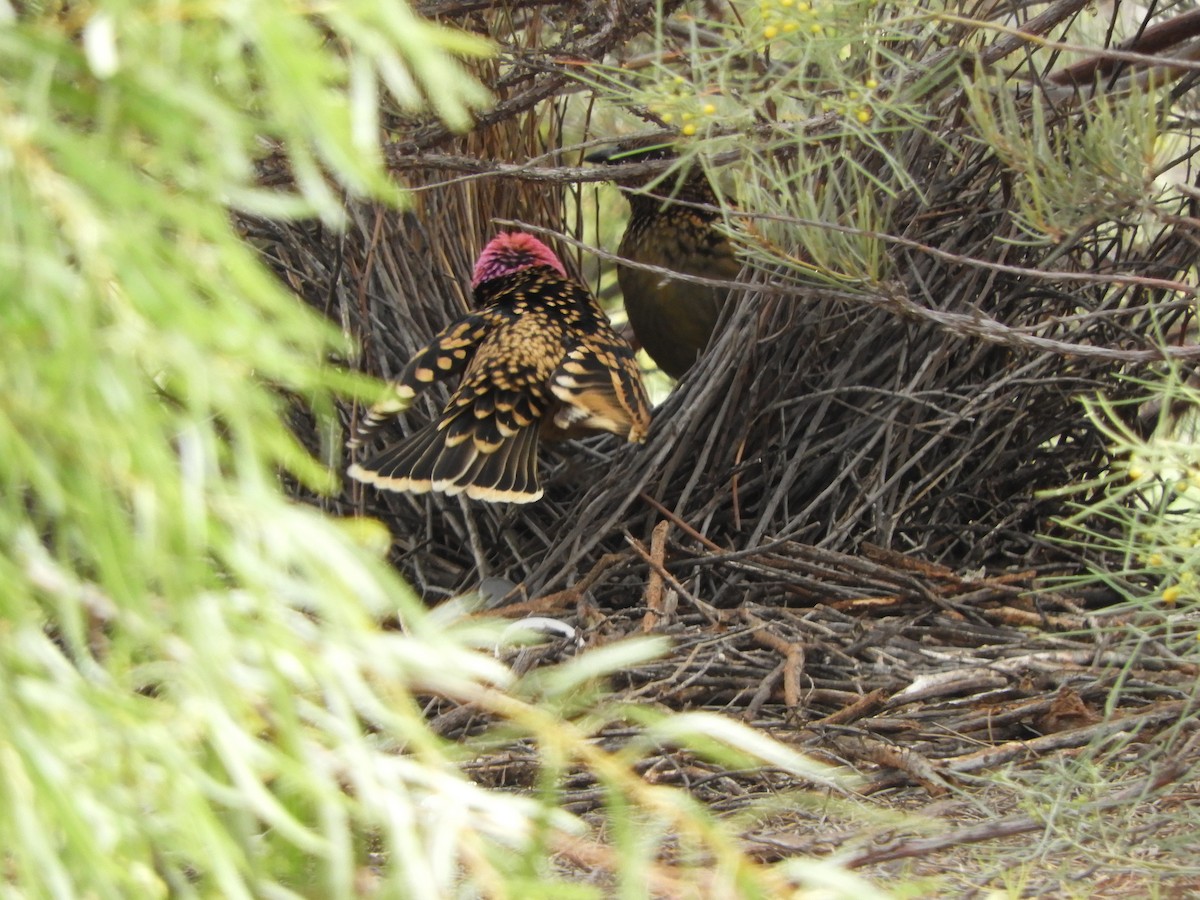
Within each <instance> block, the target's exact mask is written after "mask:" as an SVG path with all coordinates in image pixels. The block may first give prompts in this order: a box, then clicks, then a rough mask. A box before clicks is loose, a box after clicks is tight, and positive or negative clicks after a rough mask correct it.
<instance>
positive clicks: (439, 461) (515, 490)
mask: <svg viewBox="0 0 1200 900" xmlns="http://www.w3.org/2000/svg"><path fill="white" fill-rule="evenodd" d="M465 413H466V415H471V411H470V410H469V409H468V410H466V411H465ZM449 424H450V423H449V422H447V420H445V419H440V420H437V421H434V422H430V423H429V424H428V425H426V426H425V427H424V428H422V429H421V430H420V431H418V432H417V433H416V434H413V435H412V436H410V437H409V438H407V439H406V440H404V441H402V442H400V443H399V444H393V445H392V446H390V447H386V448H384V449H383V450H381V451H380V452H379V453H377V454H375V455H374V456H371V457H368V458H367V459H364V460H363V461H362V462H359V463H356V464H354V465H352V466H351V467H350V468H349V469H348V470H347V471H348V474H349V475H350V477H351V478H354V479H356V480H357V481H361V482H363V483H365V484H371V485H374V486H375V487H377V488H382V489H384V490H389V491H408V492H410V493H414V494H423V493H427V492H429V491H437V492H440V493H443V494H466V495H467V496H468V497H470V498H472V499H474V500H486V501H488V502H491V503H532V502H533V501H534V500H539V499H541V496H542V486H541V483H540V482H539V481H538V474H537V450H538V426H537V424H536V423H535V424H533V425H531V426H528V427H525V428H522V429H520V430H519V431H518V432H517V433H516V434H514V435H513V436H512V437H511V438H510V439H508V440H505V441H503V442H501V443H500V444H499V446H496V445H490V446H489V445H483V444H481V443H480V442H478V441H476V440H475V439H474V435H473V434H472V433H470V432H467V433H459V434H455V433H454V432H455V429H454V428H451V427H447V426H448V425H449ZM439 426H440V427H439Z"/></svg>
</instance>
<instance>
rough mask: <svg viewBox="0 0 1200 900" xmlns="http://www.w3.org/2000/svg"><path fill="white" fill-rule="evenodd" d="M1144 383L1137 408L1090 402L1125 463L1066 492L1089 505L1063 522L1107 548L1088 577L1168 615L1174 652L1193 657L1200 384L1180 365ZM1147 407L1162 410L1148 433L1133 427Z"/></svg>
mask: <svg viewBox="0 0 1200 900" xmlns="http://www.w3.org/2000/svg"><path fill="white" fill-rule="evenodd" d="M1141 387H1142V388H1143V390H1144V391H1145V394H1144V395H1143V396H1142V397H1141V398H1140V402H1139V403H1137V404H1134V403H1123V404H1119V405H1118V404H1113V403H1111V402H1109V401H1107V400H1105V399H1104V398H1095V399H1092V400H1089V401H1088V408H1089V412H1090V415H1091V417H1092V420H1093V422H1094V423H1095V425H1096V427H1097V428H1098V429H1100V430H1101V431H1102V433H1104V434H1105V435H1106V436H1107V437H1108V439H1109V440H1110V441H1111V442H1112V446H1113V455H1114V457H1115V458H1116V459H1117V460H1118V461H1119V462H1118V463H1117V464H1116V465H1115V466H1114V467H1113V469H1112V470H1111V471H1110V472H1107V473H1105V474H1104V475H1103V476H1101V477H1100V478H1098V479H1097V480H1095V481H1094V482H1092V483H1090V484H1086V485H1080V486H1072V487H1069V488H1064V491H1065V492H1066V493H1068V494H1076V495H1081V496H1082V497H1085V498H1086V500H1087V502H1081V503H1080V504H1079V507H1078V508H1079V512H1078V513H1077V515H1075V516H1074V517H1072V518H1071V519H1068V520H1066V521H1065V522H1064V523H1063V524H1065V525H1067V526H1068V527H1070V528H1071V529H1072V533H1074V534H1078V535H1080V537H1081V539H1082V540H1083V541H1084V542H1085V543H1086V544H1087V546H1089V547H1090V548H1092V549H1094V550H1098V551H1103V552H1104V553H1105V559H1106V560H1107V562H1108V564H1107V565H1105V566H1103V567H1098V568H1096V569H1095V570H1094V571H1093V572H1092V573H1091V574H1090V575H1088V576H1085V578H1086V580H1102V581H1104V582H1105V583H1107V584H1109V585H1110V586H1112V587H1113V588H1115V589H1116V590H1117V591H1119V592H1120V593H1121V594H1122V595H1123V596H1124V597H1125V598H1126V599H1127V600H1128V601H1129V602H1130V603H1131V604H1133V605H1134V606H1136V607H1138V608H1143V609H1145V610H1147V611H1157V612H1158V613H1160V614H1163V613H1165V615H1155V616H1154V618H1155V619H1156V620H1158V626H1159V628H1162V629H1166V633H1167V634H1168V635H1170V638H1169V643H1170V644H1171V645H1172V646H1173V648H1174V649H1176V650H1177V651H1179V652H1182V653H1184V654H1186V655H1188V656H1190V655H1192V654H1194V653H1196V652H1200V647H1198V646H1196V638H1197V636H1198V635H1200V632H1197V630H1196V623H1195V622H1194V621H1192V619H1193V616H1192V612H1194V611H1195V610H1196V609H1197V608H1200V528H1198V527H1197V523H1196V509H1197V506H1198V505H1200V445H1198V444H1197V443H1196V440H1195V433H1194V412H1193V410H1194V409H1195V408H1196V406H1197V404H1200V390H1198V389H1197V387H1196V386H1195V385H1194V384H1193V383H1192V382H1191V381H1189V380H1188V379H1187V378H1186V377H1185V375H1184V373H1183V372H1181V371H1180V370H1179V369H1178V368H1176V367H1170V368H1167V369H1166V370H1165V372H1164V375H1163V377H1162V380H1160V381H1144V382H1142V383H1141ZM1147 405H1151V406H1152V407H1153V408H1157V409H1158V410H1159V416H1158V422H1157V427H1156V428H1155V429H1154V431H1153V433H1152V434H1150V435H1149V436H1147V435H1145V434H1142V433H1140V432H1138V431H1135V430H1134V429H1133V428H1131V427H1130V424H1129V422H1130V420H1131V418H1132V417H1134V416H1136V414H1137V408H1138V406H1141V407H1143V408H1147ZM1181 412H1182V413H1183V415H1184V418H1183V419H1182V420H1181V419H1179V418H1178V416H1179V415H1180V413H1181ZM1173 611H1177V612H1173ZM1159 628H1155V629H1153V630H1155V631H1158V630H1159Z"/></svg>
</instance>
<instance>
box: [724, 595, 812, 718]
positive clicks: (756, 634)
mask: <svg viewBox="0 0 1200 900" xmlns="http://www.w3.org/2000/svg"><path fill="white" fill-rule="evenodd" d="M739 613H740V615H741V617H742V619H743V620H744V621H745V622H746V624H747V625H749V626H750V627H751V628H752V629H753V630H752V631H751V632H750V634H751V636H753V638H754V640H756V641H757V642H758V643H760V644H762V645H763V646H764V647H766V648H768V649H770V650H774V651H775V652H776V653H778V654H779V655H780V656H782V657H783V702H784V704H785V705H786V706H787V708H788V709H796V708H797V707H798V706H799V705H800V694H801V689H800V676H801V675H802V674H803V673H804V645H803V644H797V643H793V642H792V641H789V640H788V639H787V638H783V637H780V636H779V635H777V634H775V633H774V632H772V631H771V630H770V626H769V625H768V624H767V623H766V622H765V621H763V620H762V619H760V618H759V617H758V616H756V615H754V613H752V612H750V610H748V609H746V608H745V607H742V609H741V610H739Z"/></svg>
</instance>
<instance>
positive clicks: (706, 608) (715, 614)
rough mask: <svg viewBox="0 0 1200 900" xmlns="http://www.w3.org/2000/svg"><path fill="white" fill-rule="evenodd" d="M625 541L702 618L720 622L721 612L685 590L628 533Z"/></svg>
mask: <svg viewBox="0 0 1200 900" xmlns="http://www.w3.org/2000/svg"><path fill="white" fill-rule="evenodd" d="M625 540H626V541H627V542H628V543H629V546H631V547H632V548H633V551H634V553H636V554H637V555H638V556H640V557H641V558H642V560H643V561H644V562H645V563H646V564H647V565H648V566H650V569H651V570H652V571H657V572H658V574H659V575H660V576H661V577H662V580H663V581H665V582H666V583H667V584H669V585H670V586H671V587H673V588H674V589H675V590H676V591H678V592H679V596H681V597H683V598H684V599H685V600H687V601H688V603H690V604H692V606H694V607H695V608H696V609H697V610H698V611H699V612H700V613H701V614H702V615H703V616H704V618H706V619H708V621H709V622H712V623H713V624H716V623H717V622H720V621H721V611H720V610H719V609H717V608H716V607H715V606H713V605H712V604H711V603H705V602H704V601H703V600H701V599H700V598H699V597H697V596H696V595H695V594H693V593H692V592H691V591H689V590H688V589H687V588H685V587H684V586H683V585H682V584H680V583H679V581H678V579H676V578H675V576H674V575H672V574H671V573H670V572H668V571H667V568H666V566H664V565H663V564H662V563H660V562H656V561H655V559H654V557H652V556H651V555H650V552H649V551H648V550H647V549H646V545H645V544H643V543H642V542H641V541H639V540H638V539H637V538H635V537H634V536H633V535H632V534H629V533H628V532H626V533H625Z"/></svg>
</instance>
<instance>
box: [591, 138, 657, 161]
mask: <svg viewBox="0 0 1200 900" xmlns="http://www.w3.org/2000/svg"><path fill="white" fill-rule="evenodd" d="M678 155H679V154H677V153H676V152H675V146H674V144H672V143H671V142H670V141H664V140H662V139H661V138H641V139H633V140H628V141H621V142H620V143H617V144H612V145H611V146H608V147H600V148H598V149H596V150H593V151H592V152H591V153H589V154H588V155H587V156H585V157H584V158H583V161H584V162H590V163H603V164H605V165H609V166H619V165H623V164H624V163H635V162H650V161H652V160H659V159H674V158H675V157H676V156H678Z"/></svg>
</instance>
